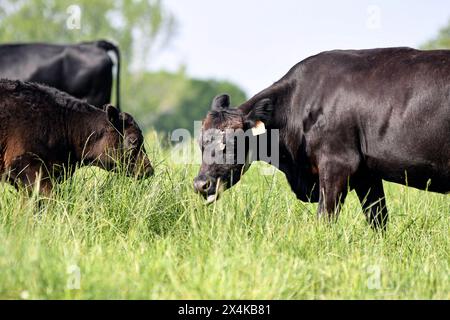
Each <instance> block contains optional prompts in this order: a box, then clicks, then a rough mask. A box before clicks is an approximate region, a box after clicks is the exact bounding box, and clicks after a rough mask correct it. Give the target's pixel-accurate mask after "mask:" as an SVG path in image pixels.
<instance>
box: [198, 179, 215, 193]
mask: <svg viewBox="0 0 450 320" xmlns="http://www.w3.org/2000/svg"><path fill="white" fill-rule="evenodd" d="M210 186H211V181H210V180H195V181H194V188H195V190H197V191H198V192H201V193H204V192H206V191H208V189H209V187H210Z"/></svg>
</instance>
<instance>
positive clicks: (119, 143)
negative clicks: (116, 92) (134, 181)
mask: <svg viewBox="0 0 450 320" xmlns="http://www.w3.org/2000/svg"><path fill="white" fill-rule="evenodd" d="M104 111H105V120H106V121H103V122H100V123H102V125H103V126H104V127H103V128H102V130H100V132H101V134H100V136H99V137H98V139H94V141H93V144H92V146H91V148H90V152H91V155H92V156H94V157H95V161H94V163H95V164H96V165H98V166H99V167H101V168H103V169H106V170H112V171H117V170H118V169H119V167H123V168H124V169H125V172H126V174H127V175H129V176H133V177H137V178H146V177H149V176H151V175H152V174H153V167H152V165H151V163H150V160H149V159H148V157H147V154H146V151H145V148H144V137H143V135H142V131H141V129H140V128H139V126H138V125H137V123H136V121H134V119H133V117H132V116H131V115H130V114H128V113H125V112H120V111H119V110H118V109H117V108H116V107H114V106H112V105H105V106H104Z"/></svg>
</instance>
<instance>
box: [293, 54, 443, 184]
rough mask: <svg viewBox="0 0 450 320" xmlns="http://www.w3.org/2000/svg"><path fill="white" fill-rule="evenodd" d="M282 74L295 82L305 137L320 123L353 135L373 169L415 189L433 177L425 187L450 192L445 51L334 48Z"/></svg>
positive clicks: (365, 162)
mask: <svg viewBox="0 0 450 320" xmlns="http://www.w3.org/2000/svg"><path fill="white" fill-rule="evenodd" d="M287 76H288V77H291V78H292V77H293V78H295V79H296V81H297V83H298V88H299V90H298V93H297V97H296V98H295V99H296V105H297V106H307V107H306V108H304V109H303V110H301V112H303V119H304V120H303V121H304V126H305V131H306V135H307V134H308V131H314V130H317V128H318V125H317V124H318V123H320V124H321V126H322V125H325V127H329V128H333V132H334V133H335V134H338V133H340V134H341V135H342V136H351V135H353V136H357V137H358V148H359V150H358V152H360V153H361V156H362V157H363V159H364V165H365V166H367V167H368V169H369V170H371V171H372V172H373V173H375V174H379V175H382V176H383V177H384V178H385V179H387V180H391V181H394V182H399V183H405V179H408V180H409V182H408V183H410V184H412V185H417V186H418V187H420V188H424V184H426V183H427V181H426V180H428V178H432V180H433V181H434V184H433V185H432V186H430V188H432V189H433V188H435V189H436V191H444V192H445V191H449V190H450V51H447V50H439V51H420V50H414V49H410V48H387V49H373V50H336V51H330V52H324V53H322V54H319V55H317V56H314V57H311V58H308V59H306V60H305V61H304V62H302V63H300V64H299V65H298V66H296V67H295V69H293V70H291V71H290V73H289V74H288V75H287ZM311 114H315V116H313V117H311ZM311 118H312V120H311ZM305 119H307V120H305ZM324 139H326V137H325V136H324ZM350 147H352V146H350ZM405 172H408V173H407V174H405ZM422 177H426V178H423V179H422ZM424 179H426V180H425V181H424Z"/></svg>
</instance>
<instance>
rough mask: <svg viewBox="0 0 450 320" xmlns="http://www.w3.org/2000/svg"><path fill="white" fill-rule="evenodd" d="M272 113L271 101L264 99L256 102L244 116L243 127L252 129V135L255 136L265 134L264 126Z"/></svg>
mask: <svg viewBox="0 0 450 320" xmlns="http://www.w3.org/2000/svg"><path fill="white" fill-rule="evenodd" d="M272 111H273V104H272V100H270V99H269V98H266V99H262V100H260V101H258V102H257V103H255V105H254V106H253V108H252V109H251V110H250V112H249V113H248V114H247V116H245V118H244V124H245V127H246V128H247V129H252V132H253V135H255V136H256V135H260V134H262V133H264V132H266V127H265V124H266V123H267V122H268V121H269V119H270V117H271V115H272Z"/></svg>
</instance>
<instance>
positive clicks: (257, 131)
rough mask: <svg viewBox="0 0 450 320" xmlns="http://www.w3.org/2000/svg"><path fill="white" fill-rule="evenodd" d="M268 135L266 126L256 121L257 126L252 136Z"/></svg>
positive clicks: (253, 129)
mask: <svg viewBox="0 0 450 320" xmlns="http://www.w3.org/2000/svg"><path fill="white" fill-rule="evenodd" d="M263 133H266V126H265V125H264V122H262V121H259V120H258V121H256V124H255V126H254V127H253V128H252V134H253V135H254V136H259V135H260V134H263Z"/></svg>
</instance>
